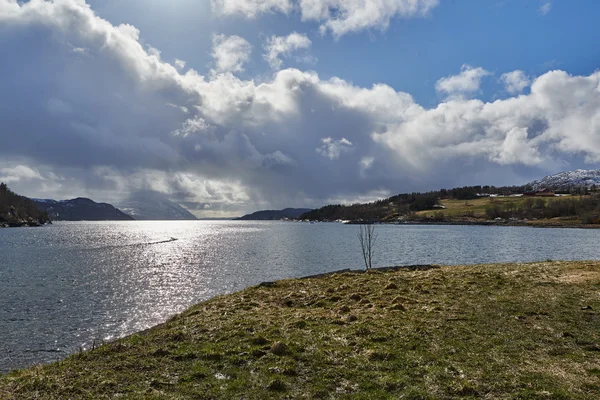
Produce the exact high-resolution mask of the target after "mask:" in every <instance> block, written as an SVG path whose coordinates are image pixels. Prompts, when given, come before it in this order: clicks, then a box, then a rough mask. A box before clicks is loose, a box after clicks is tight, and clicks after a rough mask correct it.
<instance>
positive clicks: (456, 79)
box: [435, 64, 491, 96]
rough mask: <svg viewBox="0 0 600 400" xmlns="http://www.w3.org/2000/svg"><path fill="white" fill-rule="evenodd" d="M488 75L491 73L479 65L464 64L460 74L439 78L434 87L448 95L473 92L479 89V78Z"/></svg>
mask: <svg viewBox="0 0 600 400" xmlns="http://www.w3.org/2000/svg"><path fill="white" fill-rule="evenodd" d="M488 75H491V74H490V72H488V71H486V70H485V69H483V68H481V67H477V68H473V67H471V66H470V65H467V64H464V65H463V66H462V67H461V69H460V74H458V75H451V76H447V77H445V78H441V79H440V80H438V81H437V83H436V84H435V89H436V90H437V91H438V92H443V93H446V94H447V95H449V96H453V95H469V94H473V93H475V92H477V91H479V87H480V86H481V80H482V79H483V78H484V77H486V76H488Z"/></svg>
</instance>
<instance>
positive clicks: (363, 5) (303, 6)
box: [212, 0, 439, 38]
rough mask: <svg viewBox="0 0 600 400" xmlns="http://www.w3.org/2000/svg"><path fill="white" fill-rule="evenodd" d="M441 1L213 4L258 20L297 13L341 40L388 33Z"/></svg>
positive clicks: (221, 0) (229, 0) (235, 0)
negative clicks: (401, 20) (359, 34)
mask: <svg viewBox="0 0 600 400" xmlns="http://www.w3.org/2000/svg"><path fill="white" fill-rule="evenodd" d="M438 3H439V0H370V1H365V0H212V5H213V9H214V10H216V11H217V12H218V13H219V14H223V15H228V14H229V15H242V16H245V17H248V18H255V17H256V16H257V15H259V14H265V13H274V12H281V13H284V14H289V13H290V12H291V11H292V10H294V9H296V10H298V11H299V12H300V14H301V16H302V20H303V21H317V22H319V23H321V26H320V29H321V32H323V33H325V32H331V33H332V34H333V35H334V36H335V37H338V38H339V37H341V36H343V35H345V34H348V33H351V32H358V31H361V30H364V29H370V28H377V29H385V28H387V27H388V25H389V24H390V21H391V20H392V19H393V18H396V17H402V18H409V17H423V16H426V15H428V14H429V12H430V11H431V10H432V9H433V8H435V7H436V6H437V5H438Z"/></svg>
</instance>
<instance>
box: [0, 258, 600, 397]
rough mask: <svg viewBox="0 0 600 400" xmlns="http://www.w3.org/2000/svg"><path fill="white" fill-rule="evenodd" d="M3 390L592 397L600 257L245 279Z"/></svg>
mask: <svg viewBox="0 0 600 400" xmlns="http://www.w3.org/2000/svg"><path fill="white" fill-rule="evenodd" d="M0 398H2V399H36V398H41V399H46V398H56V399H66V398H71V399H79V398H90V399H96V398H127V399H130V398H131V399H147V398H154V399H185V398H195V399H271V398H272V399H284V398H285V399H296V398H298V399H398V398H403V399H451V398H472V399H480V398H485V399H514V398H520V399H595V398H600V262H543V263H534V264H504V265H481V266H456V267H441V268H436V269H430V270H425V271H421V270H417V271H410V270H395V271H394V270H392V271H372V272H369V273H356V272H346V273H338V274H333V275H329V276H325V277H319V278H309V279H300V280H287V281H281V282H276V283H274V284H270V285H263V286H259V287H253V288H249V289H247V290H244V291H242V292H239V293H235V294H232V295H227V296H221V297H217V298H215V299H212V300H210V301H207V302H204V303H201V304H199V305H196V306H194V307H192V308H190V309H189V310H188V311H186V312H184V313H183V314H181V315H178V316H176V317H174V318H173V319H172V320H170V321H168V322H167V323H165V324H163V325H160V326H157V327H155V328H153V329H150V330H148V331H145V332H141V333H138V334H135V335H132V336H130V337H127V338H125V339H123V340H119V341H116V342H114V343H110V344H107V345H105V346H103V347H100V348H98V349H96V350H94V351H89V352H84V353H81V354H76V355H73V356H71V357H69V358H68V359H66V360H64V361H62V362H58V363H55V364H52V365H48V366H42V367H34V368H30V369H26V370H21V371H16V372H13V373H11V374H8V375H4V376H2V377H0Z"/></svg>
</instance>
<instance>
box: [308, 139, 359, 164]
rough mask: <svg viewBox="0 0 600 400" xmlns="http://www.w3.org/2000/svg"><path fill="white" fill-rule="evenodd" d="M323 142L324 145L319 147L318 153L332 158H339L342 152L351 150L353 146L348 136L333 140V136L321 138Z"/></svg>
mask: <svg viewBox="0 0 600 400" xmlns="http://www.w3.org/2000/svg"><path fill="white" fill-rule="evenodd" d="M321 143H323V146H321V147H319V148H318V149H317V153H319V154H320V155H322V156H323V157H326V158H329V159H330V160H337V159H339V158H340V156H341V155H342V153H345V152H347V151H350V149H351V148H352V142H350V141H349V140H348V139H346V138H341V139H340V140H333V139H332V138H330V137H327V138H323V139H321ZM361 162H362V161H361Z"/></svg>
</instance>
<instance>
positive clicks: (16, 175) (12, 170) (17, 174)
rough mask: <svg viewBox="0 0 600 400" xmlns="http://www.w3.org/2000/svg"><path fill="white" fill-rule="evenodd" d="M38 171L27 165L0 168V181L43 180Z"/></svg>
mask: <svg viewBox="0 0 600 400" xmlns="http://www.w3.org/2000/svg"><path fill="white" fill-rule="evenodd" d="M43 179H44V178H43V177H42V175H40V172H39V171H38V170H37V169H35V168H31V167H29V166H27V165H17V166H15V167H6V168H0V182H4V183H7V184H8V183H12V182H19V181H22V180H27V181H30V180H43Z"/></svg>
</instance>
